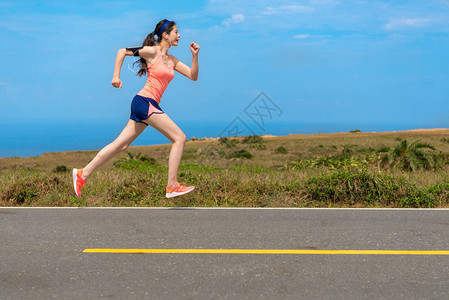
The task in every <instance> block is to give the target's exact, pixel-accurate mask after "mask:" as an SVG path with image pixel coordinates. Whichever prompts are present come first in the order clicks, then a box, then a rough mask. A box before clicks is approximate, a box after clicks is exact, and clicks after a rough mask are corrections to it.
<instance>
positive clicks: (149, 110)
mask: <svg viewBox="0 0 449 300" xmlns="http://www.w3.org/2000/svg"><path fill="white" fill-rule="evenodd" d="M163 113H164V112H163V111H162V109H161V108H160V107H159V104H158V103H157V102H156V100H154V99H152V98H147V97H143V96H140V95H135V96H134V98H133V101H132V102H131V115H130V117H129V118H130V119H131V120H134V121H136V122H138V123H139V122H141V123H144V124H145V125H148V124H146V123H145V122H143V120H146V119H148V118H149V117H150V116H151V115H152V114H163Z"/></svg>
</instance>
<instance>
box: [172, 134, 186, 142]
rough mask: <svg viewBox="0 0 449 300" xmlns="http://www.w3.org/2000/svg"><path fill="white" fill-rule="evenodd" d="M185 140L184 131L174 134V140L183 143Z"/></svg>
mask: <svg viewBox="0 0 449 300" xmlns="http://www.w3.org/2000/svg"><path fill="white" fill-rule="evenodd" d="M186 141H187V137H186V135H185V134H184V133H182V134H179V135H177V136H175V138H174V142H176V143H182V144H185V143H186Z"/></svg>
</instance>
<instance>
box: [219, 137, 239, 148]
mask: <svg viewBox="0 0 449 300" xmlns="http://www.w3.org/2000/svg"><path fill="white" fill-rule="evenodd" d="M218 140H219V141H220V144H224V145H226V147H228V148H234V147H235V146H236V145H237V144H238V143H239V141H238V140H237V139H232V140H231V139H228V138H227V137H222V138H219V139H218Z"/></svg>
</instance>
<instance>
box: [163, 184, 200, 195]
mask: <svg viewBox="0 0 449 300" xmlns="http://www.w3.org/2000/svg"><path fill="white" fill-rule="evenodd" d="M183 184H184V183H183V182H181V183H179V182H178V184H177V186H175V187H168V186H166V187H165V192H166V194H165V196H166V197H167V198H173V197H177V196H181V195H184V194H187V193H188V192H191V191H193V190H194V189H195V187H194V186H184V185H183Z"/></svg>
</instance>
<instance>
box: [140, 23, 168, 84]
mask: <svg viewBox="0 0 449 300" xmlns="http://www.w3.org/2000/svg"><path fill="white" fill-rule="evenodd" d="M167 21H168V20H167V19H164V20H161V21H160V22H159V23H158V24H157V25H156V28H155V29H154V31H153V32H152V33H150V34H149V35H147V37H146V38H145V40H144V41H143V43H142V46H155V45H156V40H155V39H154V36H155V35H156V34H155V33H156V32H158V33H159V31H160V30H161V29H162V32H160V33H159V34H158V35H157V36H158V39H157V43H158V44H159V43H160V42H161V41H162V33H164V32H167V33H170V32H171V31H172V29H173V26H174V25H176V23H175V22H174V21H169V23H167V24H165V23H166V22H167ZM164 24H165V25H167V26H164ZM136 63H139V64H140V69H139V72H137V75H138V76H139V77H142V75H145V74H147V67H148V66H147V60H146V59H145V58H142V57H141V58H140V59H139V60H136V61H135V62H134V64H136ZM134 64H133V66H134Z"/></svg>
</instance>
